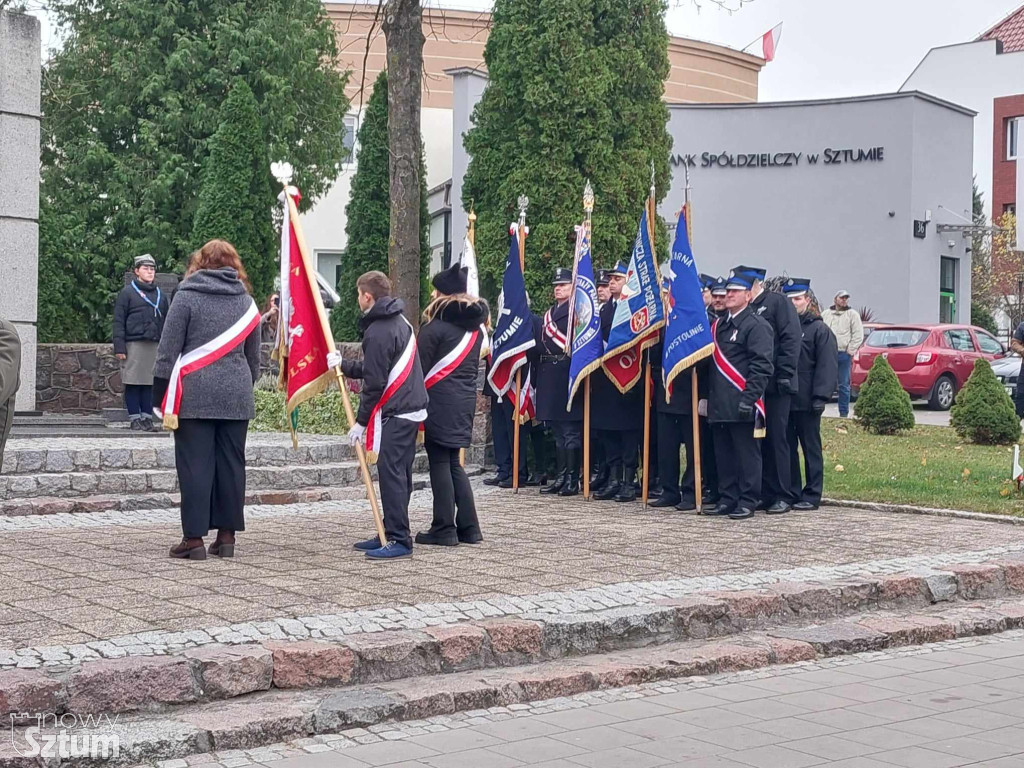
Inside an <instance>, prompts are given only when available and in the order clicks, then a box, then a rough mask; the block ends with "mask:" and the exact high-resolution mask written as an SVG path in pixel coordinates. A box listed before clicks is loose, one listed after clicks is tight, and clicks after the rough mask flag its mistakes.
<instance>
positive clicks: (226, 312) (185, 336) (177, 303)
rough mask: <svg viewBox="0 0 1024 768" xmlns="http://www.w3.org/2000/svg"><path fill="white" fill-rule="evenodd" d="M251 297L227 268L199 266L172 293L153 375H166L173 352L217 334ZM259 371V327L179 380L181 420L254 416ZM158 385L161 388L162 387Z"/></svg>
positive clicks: (175, 356) (232, 321)
mask: <svg viewBox="0 0 1024 768" xmlns="http://www.w3.org/2000/svg"><path fill="white" fill-rule="evenodd" d="M251 303H252V297H251V296H250V295H249V294H248V292H247V291H246V290H245V286H244V285H243V284H242V281H241V280H239V279H238V273H237V272H236V271H235V270H234V269H231V268H230V267H225V268H223V269H201V270H199V271H198V272H196V273H195V274H193V275H191V276H189V277H187V278H186V279H185V280H184V282H182V284H181V285H180V286H179V288H178V291H177V293H175V294H174V301H172V302H171V308H170V310H169V311H168V312H167V319H166V320H165V321H164V331H163V335H162V336H161V337H160V349H159V350H158V351H157V354H156V366H155V367H154V369H153V376H154V377H155V378H159V379H170V377H171V370H172V369H173V368H174V363H175V361H177V359H178V356H179V355H180V354H182V353H184V352H191V351H192V350H193V349H195V348H196V347H198V346H200V345H202V344H205V343H206V342H208V341H210V340H211V339H214V338H216V337H217V336H219V335H220V334H222V333H223V332H224V331H226V330H227V329H228V328H230V327H231V326H232V325H234V324H235V322H237V321H238V319H239V318H240V317H241V316H242V315H243V314H245V311H246V310H247V309H248V307H249V305H250V304H251ZM259 371H260V329H259V326H257V327H256V328H254V329H253V331H252V333H250V334H249V336H248V337H247V338H246V340H245V341H244V342H242V343H241V344H239V345H238V346H237V347H235V348H234V349H233V350H231V351H230V352H228V354H226V355H224V357H222V358H220V360H217V361H216V362H214V363H211V364H210V365H207V366H206V367H205V368H200V369H199V370H198V371H195V372H193V373H190V374H189V375H188V376H186V377H185V379H184V384H183V386H182V395H181V409H180V411H179V413H178V417H179V418H181V419H234V420H242V419H245V420H249V419H252V418H254V417H255V415H256V406H255V404H254V402H253V396H252V385H253V384H254V383H255V382H256V379H257V377H258V376H259ZM161 389H162V388H161Z"/></svg>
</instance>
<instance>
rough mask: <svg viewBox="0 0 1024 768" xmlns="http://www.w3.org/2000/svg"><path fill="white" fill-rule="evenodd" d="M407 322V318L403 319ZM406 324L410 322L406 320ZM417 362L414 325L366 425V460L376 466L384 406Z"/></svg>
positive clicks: (410, 326) (410, 327)
mask: <svg viewBox="0 0 1024 768" xmlns="http://www.w3.org/2000/svg"><path fill="white" fill-rule="evenodd" d="M402 319H403V320H405V318H404V317H403V318H402ZM405 322H406V323H408V322H409V321H408V320H406V321H405ZM415 362H416V333H415V332H414V331H413V329H412V325H409V341H408V342H406V344H405V349H403V350H402V354H401V356H400V357H399V358H398V360H397V361H395V364H394V365H393V366H392V368H391V370H390V371H389V372H388V383H387V386H385V387H384V392H383V393H381V396H380V400H378V401H377V405H375V406H374V407H373V410H372V411H370V423H369V424H367V425H366V436H365V437H366V458H367V460H368V461H369V462H370V463H371V464H374V463H375V462H376V461H377V456H378V455H379V454H380V440H381V433H382V431H383V427H384V421H383V419H382V417H381V414H382V412H383V410H384V406H385V405H387V402H388V401H389V400H390V399H391V398H392V396H393V395H394V394H395V392H397V391H398V390H399V389H401V387H402V385H403V384H405V382H406V380H407V379H408V378H409V374H410V373H411V372H412V369H413V365H414V363H415Z"/></svg>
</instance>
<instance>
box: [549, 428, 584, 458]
mask: <svg viewBox="0 0 1024 768" xmlns="http://www.w3.org/2000/svg"><path fill="white" fill-rule="evenodd" d="M545 424H547V426H549V427H551V432H552V433H553V434H554V436H555V448H560V449H562V450H574V449H575V450H579V451H582V450H583V422H582V421H548V422H545ZM581 455H582V454H581Z"/></svg>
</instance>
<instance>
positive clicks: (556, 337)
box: [544, 309, 569, 349]
mask: <svg viewBox="0 0 1024 768" xmlns="http://www.w3.org/2000/svg"><path fill="white" fill-rule="evenodd" d="M544 333H545V334H547V336H548V338H550V339H551V340H552V341H553V342H555V344H557V345H558V347H559V349H565V347H566V345H567V344H568V343H569V340H568V339H566V337H565V334H564V333H562V332H561V331H560V330H558V325H557V323H555V321H554V320H552V319H551V310H550V309H549V310H548V311H547V312H545V313H544Z"/></svg>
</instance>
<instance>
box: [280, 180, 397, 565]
mask: <svg viewBox="0 0 1024 768" xmlns="http://www.w3.org/2000/svg"><path fill="white" fill-rule="evenodd" d="M284 186H285V192H284V196H285V199H286V200H287V201H288V215H289V217H290V219H291V226H292V231H293V232H294V233H295V240H296V242H298V244H299V253H300V254H301V255H302V264H303V266H304V268H305V270H304V271H305V273H306V279H307V280H308V281H309V289H310V291H312V293H313V302H314V303H315V304H316V311H317V315H318V316H319V318H320V324H321V326H322V327H323V328H324V329H325V333H324V338H325V340H326V341H327V351H328V352H336V351H337V347H336V346H335V344H334V334H332V333H331V332H330V331H329V330H328V329H329V328H330V327H331V325H330V322H329V321H328V320H327V311H326V310H325V309H324V302H323V300H322V299H321V298H320V286H319V285H318V284H317V281H316V275H315V273H314V272H313V268H312V262H311V261H310V258H309V248H308V247H307V246H306V238H305V236H304V235H303V234H302V229H301V228H300V227H299V226H298V224H299V209H298V208H296V207H295V200H294V199H292V196H291V195H290V194H288V185H287V183H285V185H284ZM334 373H335V374H336V375H337V377H338V389H340V390H341V402H342V405H343V406H344V408H345V418H346V419H348V425H349V428H350V429H351V428H352V426H353V425H354V424H355V423H356V417H355V414H354V413H353V412H352V403H351V402H349V398H348V384H347V383H346V382H345V374H343V373H342V372H341V366H338V367H337V368H335V369H334ZM356 456H357V457H358V459H359V468H360V470H361V471H362V475H363V484H364V485H365V486H366V498H368V499H369V500H370V511H371V512H372V513H373V522H374V524H375V525H376V526H377V535H378V536H379V537H380V542H381V546H383V545H384V544H387V534H386V533H385V532H384V520H383V518H382V517H381V515H380V507H379V506H378V505H377V492H376V491H375V490H374V488H373V479H372V478H371V477H370V466H369V464H367V462H366V451H365V450H364V449H363V444H362V443H356Z"/></svg>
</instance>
